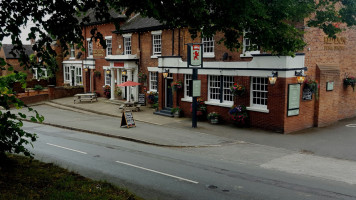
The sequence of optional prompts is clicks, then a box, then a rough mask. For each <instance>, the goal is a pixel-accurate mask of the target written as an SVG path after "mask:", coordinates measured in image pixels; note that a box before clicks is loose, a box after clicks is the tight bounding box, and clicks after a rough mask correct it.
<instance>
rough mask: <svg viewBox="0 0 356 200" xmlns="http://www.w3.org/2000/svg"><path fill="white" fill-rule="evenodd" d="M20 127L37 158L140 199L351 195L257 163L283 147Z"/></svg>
mask: <svg viewBox="0 0 356 200" xmlns="http://www.w3.org/2000/svg"><path fill="white" fill-rule="evenodd" d="M152 126H154V125H152ZM24 128H25V130H27V131H30V132H36V133H37V134H38V136H39V138H38V140H37V141H36V142H35V143H34V149H31V151H32V152H34V153H35V154H36V156H35V157H36V158H37V159H40V160H42V161H46V162H54V163H56V164H58V165H60V166H62V167H65V168H68V169H70V170H73V171H76V172H78V173H80V174H82V175H84V176H87V177H90V178H94V179H100V180H107V181H109V182H112V183H114V184H117V185H119V186H123V187H126V188H128V189H129V190H131V191H133V192H134V193H136V194H138V195H139V196H142V197H144V198H145V199H164V200H166V199H175V200H177V199H187V200H189V199H194V200H197V199H198V200H199V199H204V200H205V199H213V200H222V199H263V200H267V199H288V200H293V199H310V200H313V199H323V200H324V199H326V200H327V199H330V200H331V199H333V200H334V199H356V190H355V184H349V183H345V182H342V181H334V180H330V179H324V178H319V177H315V176H314V177H313V176H308V175H301V174H294V173H288V172H284V171H281V170H274V169H270V168H268V167H261V166H263V165H264V164H265V165H266V166H267V165H268V164H270V161H272V160H275V159H276V158H281V157H284V156H288V155H291V154H293V152H290V151H289V150H284V149H278V148H273V147H268V146H261V145H260V146H259V145H253V144H244V143H242V144H228V145H226V146H220V147H217V148H214V147H209V148H182V149H181V148H163V147H156V146H152V145H144V144H138V143H134V142H129V141H124V140H119V139H113V138H108V137H103V136H98V135H92V134H88V133H81V132H76V131H70V130H65V129H59V128H54V127H50V126H44V125H40V124H33V123H25V126H24ZM151 128H152V127H151ZM156 129H157V130H156V131H159V127H156ZM219 151H222V152H225V154H224V153H223V154H219V153H217V152H219ZM202 152H205V153H202ZM219 155H220V156H219Z"/></svg>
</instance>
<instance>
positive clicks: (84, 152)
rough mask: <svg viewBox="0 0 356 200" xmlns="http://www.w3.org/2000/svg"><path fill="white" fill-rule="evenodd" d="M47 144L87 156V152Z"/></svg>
mask: <svg viewBox="0 0 356 200" xmlns="http://www.w3.org/2000/svg"><path fill="white" fill-rule="evenodd" d="M46 144H48V145H51V146H54V147H58V148H62V149H67V150H69V151H75V152H78V153H82V154H87V153H86V152H83V151H78V150H75V149H70V148H67V147H62V146H59V145H55V144H51V143H46Z"/></svg>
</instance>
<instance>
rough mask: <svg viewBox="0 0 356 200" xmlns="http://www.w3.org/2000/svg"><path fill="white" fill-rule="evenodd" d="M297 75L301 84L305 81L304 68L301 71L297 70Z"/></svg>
mask: <svg viewBox="0 0 356 200" xmlns="http://www.w3.org/2000/svg"><path fill="white" fill-rule="evenodd" d="M295 76H296V77H297V82H298V83H299V84H302V83H303V82H304V79H305V75H304V73H303V70H300V71H299V72H298V71H295Z"/></svg>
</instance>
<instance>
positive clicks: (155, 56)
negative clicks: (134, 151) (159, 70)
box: [151, 54, 161, 58]
mask: <svg viewBox="0 0 356 200" xmlns="http://www.w3.org/2000/svg"><path fill="white" fill-rule="evenodd" d="M158 56H161V54H159V55H158V54H157V55H153V56H151V58H158Z"/></svg>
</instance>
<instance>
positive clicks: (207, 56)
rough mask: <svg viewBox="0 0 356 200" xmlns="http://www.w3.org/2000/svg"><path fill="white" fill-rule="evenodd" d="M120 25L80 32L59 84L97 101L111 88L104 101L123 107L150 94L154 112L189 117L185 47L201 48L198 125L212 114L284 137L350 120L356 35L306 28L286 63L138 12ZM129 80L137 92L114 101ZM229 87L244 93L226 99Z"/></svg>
mask: <svg viewBox="0 0 356 200" xmlns="http://www.w3.org/2000/svg"><path fill="white" fill-rule="evenodd" d="M116 17H119V18H120V17H122V16H116ZM125 20H126V21H125V22H124V20H123V22H122V25H121V31H120V32H119V31H117V30H115V27H114V25H113V24H112V23H108V22H105V23H100V22H96V23H92V24H88V26H87V27H84V28H83V35H84V37H85V38H87V41H86V43H85V48H86V51H85V52H80V50H78V49H73V54H72V56H73V57H67V58H65V59H64V61H63V76H64V83H67V84H70V85H83V86H84V90H85V91H86V92H97V93H98V94H100V95H104V89H105V86H110V87H109V88H110V89H109V90H110V97H109V98H110V99H117V98H122V99H126V100H127V101H129V100H130V99H129V98H131V100H132V101H138V96H139V94H141V95H142V94H145V95H146V102H147V100H148V99H147V97H148V95H149V94H152V93H157V95H158V111H157V112H155V113H156V114H164V113H167V112H166V111H168V113H169V111H170V110H171V108H177V107H179V108H181V109H182V112H183V113H184V116H185V117H191V116H192V113H191V107H192V105H191V104H192V96H191V95H192V91H190V90H192V81H191V80H192V69H191V67H188V66H187V48H188V47H187V45H185V44H187V43H201V44H203V46H202V48H201V53H202V55H203V59H202V60H203V65H202V66H201V67H200V68H199V69H198V80H200V83H201V85H200V92H201V93H200V97H199V106H200V107H199V109H200V110H199V109H198V110H199V111H204V112H200V114H202V115H204V116H203V117H202V119H204V118H205V119H206V116H207V115H208V114H209V113H212V112H216V113H219V115H220V120H221V121H223V122H224V123H236V122H238V123H237V124H239V125H248V126H250V127H257V128H261V129H265V130H271V131H274V132H280V133H291V132H295V131H298V130H302V129H305V128H309V127H323V126H327V125H330V124H332V123H334V122H336V121H338V120H341V119H345V118H350V117H354V116H355V115H356V93H355V92H353V89H352V87H349V84H348V83H349V82H350V80H351V82H352V77H353V76H355V75H356V71H355V67H356V62H355V58H354V55H356V38H355V35H356V30H353V29H348V28H346V27H345V28H346V31H343V32H342V33H340V34H338V35H337V37H336V38H335V39H333V38H328V37H327V36H326V35H325V34H324V33H323V32H322V30H320V29H317V28H309V27H305V32H306V33H305V35H304V39H305V42H306V43H307V44H308V45H307V46H306V47H305V49H304V51H303V52H297V53H296V55H295V56H294V57H290V56H273V55H270V54H267V53H262V52H260V51H247V49H248V47H249V46H251V45H252V42H251V40H249V38H241V41H242V43H243V48H242V49H241V51H240V52H236V51H235V52H231V51H229V50H228V49H227V48H226V47H225V46H223V44H218V42H217V41H219V40H220V39H221V38H222V37H223V34H222V33H216V34H215V35H214V36H213V37H210V38H200V37H198V38H196V39H194V40H193V39H191V36H190V34H189V31H188V29H187V28H176V29H169V28H168V27H165V26H164V25H162V24H160V23H159V22H158V21H157V20H155V19H152V18H145V17H142V16H141V15H139V14H137V15H135V16H133V17H132V18H130V19H125ZM340 26H343V25H342V24H341V25H340ZM93 27H96V28H97V29H98V31H99V32H101V33H102V34H103V35H104V37H105V39H106V43H107V48H106V49H103V47H102V46H100V45H99V42H98V41H93V40H91V39H90V38H89V35H90V34H89V31H90V29H91V28H93ZM79 54H81V55H79ZM76 55H77V56H76ZM78 55H79V56H78ZM98 74H100V75H98ZM73 77H74V78H73ZM347 78H348V79H347ZM128 80H132V81H135V82H141V86H137V87H131V89H130V88H121V90H122V95H121V97H117V95H116V94H115V90H116V85H118V84H120V83H123V82H125V81H128ZM345 80H346V81H345ZM348 81H349V82H348ZM234 85H235V86H237V87H235V89H236V88H240V89H241V88H244V89H243V92H242V91H234V92H233V93H232V91H231V86H232V87H234ZM107 88H108V87H107ZM129 89H130V91H128V90H129ZM236 90H239V89H236ZM129 94H131V95H129ZM234 94H235V95H234ZM233 108H235V109H233ZM241 108H243V110H244V109H245V108H246V111H245V112H244V111H241ZM240 111H241V112H240ZM168 115H169V116H172V115H171V114H170V113H169V114H168ZM241 119H243V120H241ZM241 121H243V122H244V123H243V124H241ZM237 130H238V129H237Z"/></svg>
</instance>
